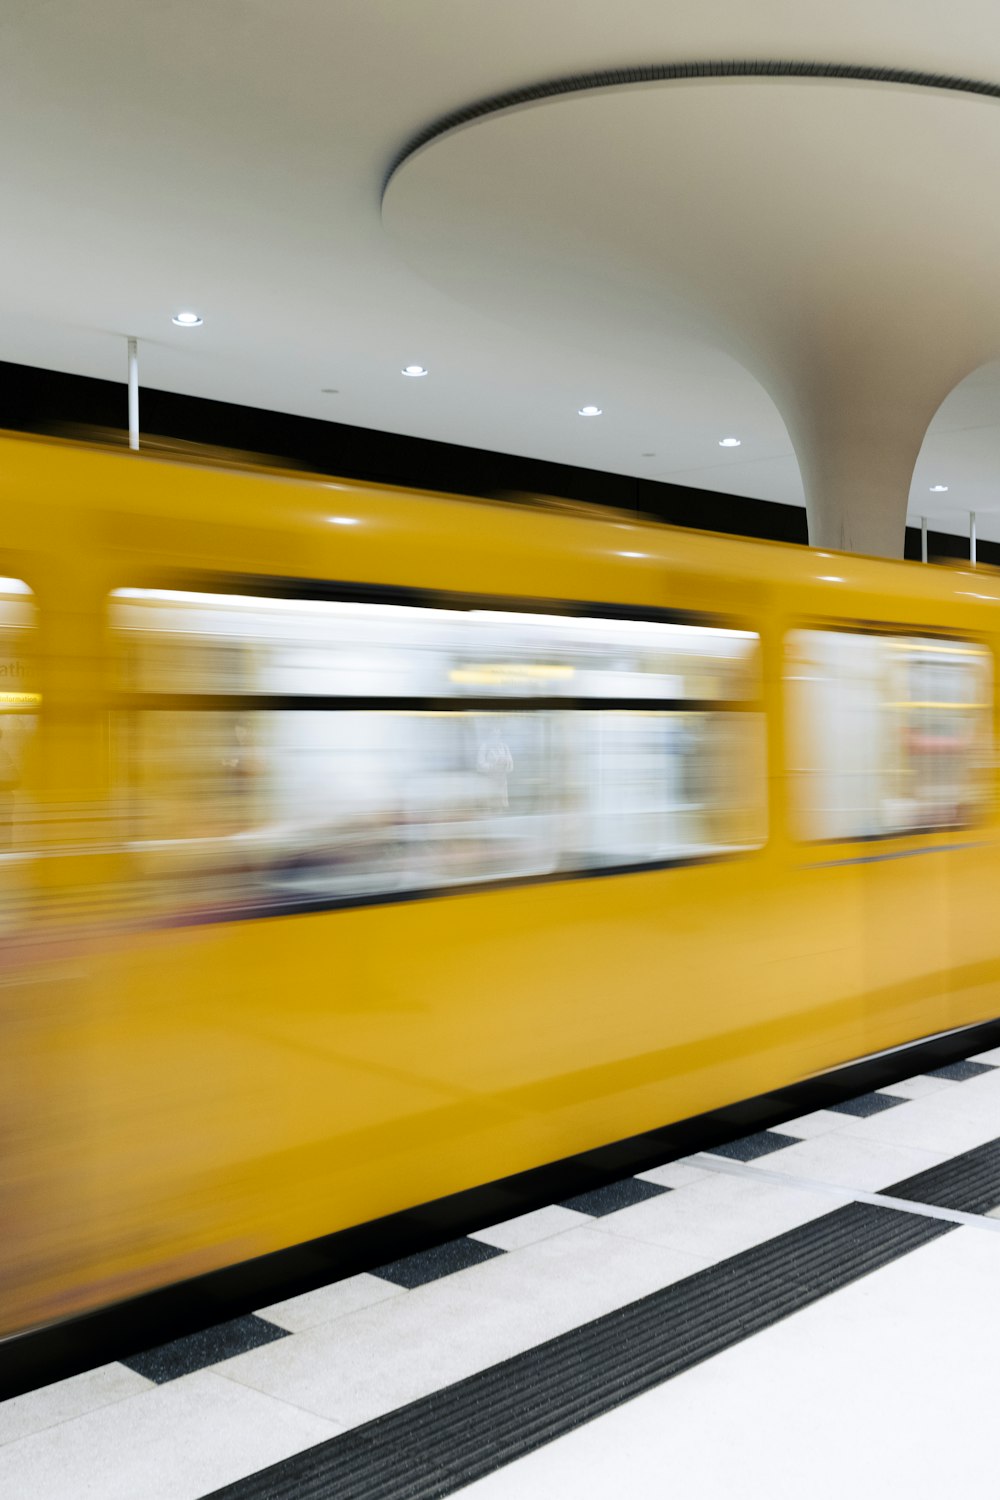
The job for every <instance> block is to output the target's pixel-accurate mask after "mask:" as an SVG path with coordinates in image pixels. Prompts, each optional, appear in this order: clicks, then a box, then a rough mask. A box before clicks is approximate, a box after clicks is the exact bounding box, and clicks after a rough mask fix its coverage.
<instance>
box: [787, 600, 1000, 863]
mask: <svg viewBox="0 0 1000 1500" xmlns="http://www.w3.org/2000/svg"><path fill="white" fill-rule="evenodd" d="M803 631H811V632H814V633H821V634H828V635H853V636H872V637H877V638H890V639H897V640H898V639H918V640H926V641H941V642H943V643H945V644H948V645H966V646H979V647H980V648H981V649H982V651H983V652H984V653H985V655H986V656H988V658H989V661H990V691H991V695H992V697H991V702H990V704H989V705H988V708H987V715H988V719H989V726H990V736H991V743H990V756H991V766H990V778H989V784H990V788H991V791H992V792H993V793H995V791H996V757H997V746H998V744H1000V739H998V727H1000V725H998V712H1000V695H998V693H997V652H996V648H995V643H994V639H993V637H992V636H990V635H988V634H986V633H985V632H983V631H975V630H971V631H967V632H963V633H961V634H956V632H955V631H954V630H952V629H949V628H948V627H945V626H936V625H920V624H919V623H916V622H909V621H906V622H904V621H886V620H862V619H857V620H854V619H845V618H844V617H843V616H839V617H837V618H836V619H832V620H831V619H825V618H824V617H822V616H816V615H809V616H802V617H801V618H799V619H793V620H790V621H786V623H785V625H784V626H783V628H782V632H781V668H782V671H781V698H782V738H783V744H782V760H783V763H784V766H785V771H786V794H785V799H784V801H785V821H786V827H787V829H788V838H789V842H790V843H791V844H792V845H793V847H794V848H797V849H821V848H829V847H831V846H833V847H835V846H838V845H846V844H885V843H890V842H894V841H895V842H901V841H906V840H910V839H922V840H925V841H926V840H931V839H937V840H938V843H937V844H935V843H925V844H924V845H923V847H924V848H926V849H927V850H928V851H930V850H933V849H934V848H936V847H938V846H939V844H940V843H941V841H942V838H941V836H944V837H953V836H954V835H955V834H956V833H965V832H970V831H971V832H976V831H979V832H985V831H987V830H992V829H995V828H996V826H997V822H998V817H1000V813H998V810H997V808H996V800H997V799H996V796H995V795H993V796H991V798H990V805H989V806H988V808H987V810H986V813H985V815H984V816H983V817H981V818H978V819H976V820H975V821H974V822H969V823H938V824H935V825H933V826H922V827H916V828H907V829H896V830H893V831H889V832H884V833H859V834H851V835H849V836H840V835H833V836H831V837H829V838H815V839H806V838H800V837H798V836H797V835H796V834H795V832H794V823H795V816H796V806H795V800H794V797H793V795H792V786H791V778H792V776H793V775H795V774H796V772H795V771H794V769H793V767H792V764H791V750H792V744H791V732H790V712H789V709H790V705H791V696H792V695H791V693H790V692H789V690H788V685H789V682H790V681H791V679H790V677H789V675H788V672H787V670H786V668H787V666H788V662H789V644H790V641H791V637H792V636H793V635H795V634H800V633H802V632H803ZM947 847H949V848H950V847H953V846H952V845H950V844H949V845H948V846H947ZM958 847H966V846H965V845H964V844H963V845H960V846H958ZM873 857H874V858H886V857H888V856H886V855H877V856H873Z"/></svg>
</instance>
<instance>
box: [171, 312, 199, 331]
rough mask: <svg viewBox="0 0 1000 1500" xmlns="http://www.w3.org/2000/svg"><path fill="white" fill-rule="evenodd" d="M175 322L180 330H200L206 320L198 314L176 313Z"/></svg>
mask: <svg viewBox="0 0 1000 1500" xmlns="http://www.w3.org/2000/svg"><path fill="white" fill-rule="evenodd" d="M173 321H174V322H175V323H176V324H177V327H178V328H200V327H201V325H202V323H204V321H205V319H204V318H200V317H199V316H198V314H197V313H196V312H179V313H174V317H173Z"/></svg>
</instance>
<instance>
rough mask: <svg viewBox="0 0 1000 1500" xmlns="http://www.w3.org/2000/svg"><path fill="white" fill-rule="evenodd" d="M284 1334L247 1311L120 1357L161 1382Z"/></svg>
mask: <svg viewBox="0 0 1000 1500" xmlns="http://www.w3.org/2000/svg"><path fill="white" fill-rule="evenodd" d="M285 1337H286V1333H285V1330H284V1329H283V1328H278V1327H276V1326H275V1324H273V1323H269V1322H267V1320H266V1319H265V1318H258V1317H256V1316H255V1314H253V1313H248V1314H247V1315H246V1316H245V1317H242V1318H230V1319H229V1320H228V1321H227V1322H225V1323H216V1324H215V1325H214V1326H213V1327H211V1328H204V1329H201V1330H200V1331H199V1332H198V1333H189V1334H186V1335H185V1336H184V1337H183V1338H179V1339H172V1340H171V1342H170V1343H169V1344H159V1345H157V1347H156V1348H155V1349H147V1350H145V1351H144V1352H143V1353H142V1354H132V1355H130V1356H129V1357H128V1359H123V1360H122V1364H123V1365H126V1366H127V1367H128V1369H130V1370H134V1371H135V1372H136V1373H137V1374H138V1375H145V1377H146V1379H147V1380H153V1381H155V1382H156V1384H157V1385H163V1384H165V1382H166V1381H168V1380H177V1379H179V1378H180V1376H181V1375H191V1374H193V1373H194V1371H195V1370H205V1369H207V1368H208V1366H209V1365H215V1364H218V1362H219V1360H220V1359H228V1358H229V1357H230V1356H231V1355H233V1354H242V1353H243V1351H244V1350H246V1349H256V1348H257V1346H258V1345H260V1344H270V1343H273V1341H274V1340H275V1339H283V1338H285Z"/></svg>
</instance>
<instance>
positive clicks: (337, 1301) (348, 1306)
mask: <svg viewBox="0 0 1000 1500" xmlns="http://www.w3.org/2000/svg"><path fill="white" fill-rule="evenodd" d="M403 1291H404V1288H403V1287H401V1286H396V1285H394V1284H393V1283H392V1282H391V1281H384V1280H383V1279H382V1277H381V1276H369V1275H366V1274H362V1275H361V1276H348V1277H347V1278H346V1279H345V1280H344V1281H334V1282H331V1283H330V1285H329V1286H321V1287H318V1288H317V1289H316V1290H315V1291H313V1292H303V1293H302V1294H301V1296H298V1297H289V1298H287V1299H286V1300H285V1301H284V1302H275V1303H273V1304H272V1305H271V1306H270V1307H262V1308H260V1309H259V1310H258V1315H259V1316H260V1317H262V1318H265V1319H266V1320H267V1322H269V1323H275V1324H276V1325H277V1326H278V1327H279V1328H285V1329H287V1330H288V1332H289V1333H301V1332H302V1330H303V1329H304V1328H315V1327H316V1325H317V1324H318V1323H329V1322H330V1320H331V1318H341V1317H343V1316H344V1314H345V1313H350V1312H357V1310H358V1308H359V1307H369V1306H370V1305H371V1304H372V1303H374V1302H384V1301H385V1299H386V1298H387V1297H401V1296H402V1295H403ZM234 1352H239V1351H234Z"/></svg>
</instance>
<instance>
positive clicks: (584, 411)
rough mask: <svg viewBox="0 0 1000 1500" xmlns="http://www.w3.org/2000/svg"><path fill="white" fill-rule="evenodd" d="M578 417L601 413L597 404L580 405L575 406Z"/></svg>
mask: <svg viewBox="0 0 1000 1500" xmlns="http://www.w3.org/2000/svg"><path fill="white" fill-rule="evenodd" d="M576 414H577V416H578V417H600V416H602V415H603V413H602V410H601V408H600V407H599V406H580V407H578V408H577V413H576Z"/></svg>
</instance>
